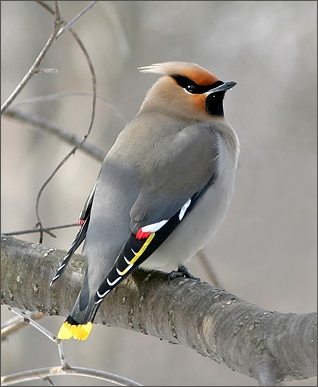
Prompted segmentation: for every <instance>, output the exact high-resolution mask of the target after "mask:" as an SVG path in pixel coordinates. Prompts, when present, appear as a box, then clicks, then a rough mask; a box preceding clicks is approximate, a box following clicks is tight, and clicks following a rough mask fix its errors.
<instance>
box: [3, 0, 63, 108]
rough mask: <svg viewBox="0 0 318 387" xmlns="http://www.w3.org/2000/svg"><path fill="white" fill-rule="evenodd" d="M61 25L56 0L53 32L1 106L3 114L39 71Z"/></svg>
mask: <svg viewBox="0 0 318 387" xmlns="http://www.w3.org/2000/svg"><path fill="white" fill-rule="evenodd" d="M60 26H61V18H60V12H59V6H58V1H55V20H54V29H53V32H52V34H51V36H50V37H49V39H48V41H47V42H46V44H45V46H44V47H43V49H42V51H41V52H40V54H39V55H38V57H37V58H36V60H35V62H34V63H33V65H32V66H31V68H30V70H29V71H28V72H27V73H26V75H25V76H24V77H23V79H22V81H21V82H20V83H19V84H18V86H17V87H16V88H15V90H14V91H13V92H12V94H11V95H10V97H9V98H8V99H7V100H6V101H5V102H4V104H3V105H2V106H1V114H3V113H4V112H5V111H6V109H7V108H8V107H9V106H10V105H11V104H12V102H13V101H14V100H15V98H16V97H17V96H18V95H19V93H20V92H21V90H22V89H23V88H24V87H25V85H26V84H27V83H28V82H29V80H30V79H31V77H32V76H33V75H34V74H36V73H37V69H38V67H39V65H40V63H41V62H42V59H43V58H44V57H45V55H46V53H47V52H48V50H49V48H50V47H51V46H52V44H53V42H54V40H55V38H56V35H57V33H58V31H59V29H60Z"/></svg>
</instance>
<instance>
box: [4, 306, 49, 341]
mask: <svg viewBox="0 0 318 387" xmlns="http://www.w3.org/2000/svg"><path fill="white" fill-rule="evenodd" d="M26 315H27V317H28V318H32V319H33V320H39V319H41V318H43V317H45V316H46V315H45V314H44V313H42V312H38V311H36V312H28V313H26ZM26 326H27V324H26V322H25V320H24V319H23V320H21V317H20V316H18V317H15V318H12V319H10V320H8V321H6V322H5V323H4V324H2V326H1V341H3V340H6V338H7V337H8V336H9V335H11V334H12V333H15V332H17V331H18V330H20V329H21V328H24V327H26Z"/></svg>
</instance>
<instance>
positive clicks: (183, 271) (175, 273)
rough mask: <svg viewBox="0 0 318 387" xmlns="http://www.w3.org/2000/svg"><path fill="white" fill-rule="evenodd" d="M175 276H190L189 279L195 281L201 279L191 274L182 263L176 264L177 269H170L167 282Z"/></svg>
mask: <svg viewBox="0 0 318 387" xmlns="http://www.w3.org/2000/svg"><path fill="white" fill-rule="evenodd" d="M177 277H186V278H191V279H193V280H196V281H201V280H200V278H198V277H195V276H194V275H192V274H191V273H190V272H189V270H188V269H187V268H186V267H185V266H184V265H180V266H178V270H172V271H171V272H170V273H169V274H168V283H170V281H171V280H173V279H175V278H177Z"/></svg>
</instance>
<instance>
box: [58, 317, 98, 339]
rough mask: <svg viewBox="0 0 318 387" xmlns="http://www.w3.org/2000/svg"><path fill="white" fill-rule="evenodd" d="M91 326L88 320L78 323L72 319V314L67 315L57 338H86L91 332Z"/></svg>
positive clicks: (91, 323)
mask: <svg viewBox="0 0 318 387" xmlns="http://www.w3.org/2000/svg"><path fill="white" fill-rule="evenodd" d="M92 327H93V322H92V321H89V322H88V323H86V324H79V323H78V322H77V321H75V320H74V319H73V317H72V316H68V318H67V319H66V320H65V321H64V323H63V324H62V326H61V328H60V330H59V332H58V334H57V338H58V339H60V340H68V339H71V338H74V339H77V340H86V339H87V337H88V336H89V334H90V333H91V330H92Z"/></svg>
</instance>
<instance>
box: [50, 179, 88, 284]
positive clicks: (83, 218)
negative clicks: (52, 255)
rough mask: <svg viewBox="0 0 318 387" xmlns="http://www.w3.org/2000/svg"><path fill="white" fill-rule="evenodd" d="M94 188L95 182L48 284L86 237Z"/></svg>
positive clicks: (58, 273) (57, 276) (54, 279)
mask: <svg viewBox="0 0 318 387" xmlns="http://www.w3.org/2000/svg"><path fill="white" fill-rule="evenodd" d="M95 189H96V184H95V186H94V188H93V189H92V192H91V193H90V195H89V197H88V198H87V200H86V202H85V205H84V208H83V210H82V212H81V213H80V216H79V220H78V224H79V225H80V226H81V227H80V229H79V230H78V233H77V234H76V236H75V238H74V240H73V242H72V244H71V246H70V248H69V250H68V252H67V254H66V255H65V257H64V259H63V261H62V262H61V263H60V266H59V268H58V269H57V272H56V274H55V276H54V277H53V278H52V280H51V282H50V286H52V285H53V284H54V282H55V281H57V280H58V279H59V278H60V276H61V274H62V273H63V271H64V269H65V268H66V265H67V264H68V262H69V261H70V259H71V258H72V256H73V254H74V253H75V251H76V250H77V249H78V247H79V246H80V245H81V244H82V242H83V241H84V239H85V237H86V233H87V229H88V224H89V220H90V214H91V209H92V203H93V199H94V195H95Z"/></svg>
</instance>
